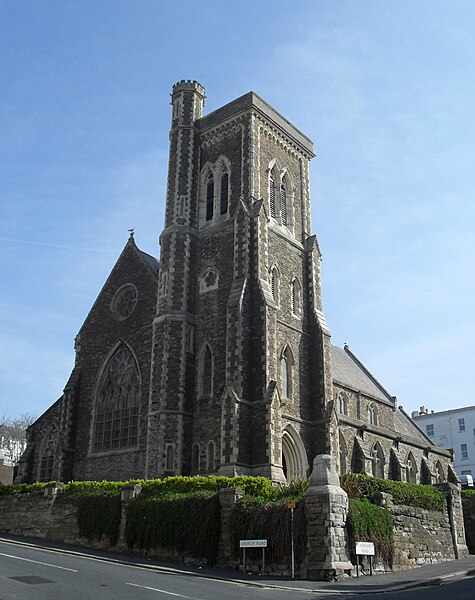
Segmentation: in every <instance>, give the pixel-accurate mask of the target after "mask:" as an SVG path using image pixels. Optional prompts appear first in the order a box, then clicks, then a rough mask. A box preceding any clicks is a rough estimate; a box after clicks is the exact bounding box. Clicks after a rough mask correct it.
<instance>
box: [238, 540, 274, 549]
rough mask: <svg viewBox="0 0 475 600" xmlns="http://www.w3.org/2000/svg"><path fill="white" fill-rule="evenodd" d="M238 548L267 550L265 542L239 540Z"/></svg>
mask: <svg viewBox="0 0 475 600" xmlns="http://www.w3.org/2000/svg"><path fill="white" fill-rule="evenodd" d="M239 547H240V548H267V540H239Z"/></svg>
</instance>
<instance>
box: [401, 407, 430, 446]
mask: <svg viewBox="0 0 475 600" xmlns="http://www.w3.org/2000/svg"><path fill="white" fill-rule="evenodd" d="M394 426H395V428H396V431H397V432H398V433H400V434H402V435H405V436H407V437H409V438H412V439H413V440H417V442H419V443H420V444H425V445H426V446H434V442H432V441H431V440H430V439H429V438H428V437H427V436H425V435H424V433H423V432H422V431H421V430H420V429H419V427H417V425H416V424H415V423H414V421H413V420H412V419H411V417H410V416H409V415H407V414H406V413H405V412H404V410H403V409H402V408H401V407H399V408H398V410H397V411H396V412H395V413H394Z"/></svg>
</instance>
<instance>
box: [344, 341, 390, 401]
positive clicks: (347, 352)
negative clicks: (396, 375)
mask: <svg viewBox="0 0 475 600" xmlns="http://www.w3.org/2000/svg"><path fill="white" fill-rule="evenodd" d="M343 350H344V352H346V354H348V356H349V357H350V358H351V359H352V360H353V362H355V363H356V365H357V366H358V367H359V368H360V369H361V370H362V371H363V372H364V373H365V374H366V375H367V376H368V377H369V378H370V379H371V381H372V382H373V383H374V385H375V386H376V387H377V388H378V389H379V390H380V391H381V392H383V394H384V395H385V396H386V397H387V398H388V400H390V401H391V402H393V403H394V404H396V396H392V395H391V394H390V393H389V392H388V390H387V389H386V388H385V387H384V386H383V385H382V384H381V383H380V382H379V381H378V379H377V378H376V377H375V376H374V375H373V374H372V373H371V371H370V370H369V369H368V368H367V367H366V366H365V365H364V364H363V363H362V362H361V361H360V359H359V358H358V357H357V356H356V355H355V354H353V352H352V351H351V350H350V347H349V346H348V344H344V346H343Z"/></svg>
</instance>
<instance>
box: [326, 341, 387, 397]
mask: <svg viewBox="0 0 475 600" xmlns="http://www.w3.org/2000/svg"><path fill="white" fill-rule="evenodd" d="M332 363H333V364H332V366H333V381H334V382H335V383H340V384H342V385H344V386H345V385H346V386H348V387H349V388H352V389H354V390H358V391H361V392H362V393H363V394H369V395H370V396H372V397H374V398H377V399H380V400H384V401H385V402H388V401H390V402H393V403H394V398H393V397H392V396H391V395H390V394H389V393H388V392H387V391H386V390H385V389H384V388H383V386H382V385H381V384H380V383H379V382H378V380H377V379H376V378H375V377H374V376H373V375H371V373H370V372H369V371H368V370H367V369H366V367H365V366H364V365H363V363H361V362H360V361H359V360H358V359H357V358H356V356H355V355H354V354H353V353H352V352H351V351H350V349H349V348H348V346H345V348H338V347H337V346H332Z"/></svg>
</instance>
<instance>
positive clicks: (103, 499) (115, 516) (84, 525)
mask: <svg viewBox="0 0 475 600" xmlns="http://www.w3.org/2000/svg"><path fill="white" fill-rule="evenodd" d="M120 517H121V502H120V496H118V495H117V494H115V495H111V494H108V495H100V494H91V495H87V496H86V495H82V496H80V497H79V498H78V499H77V513H76V518H77V522H78V527H79V534H80V535H81V536H83V537H86V538H87V539H88V540H90V541H92V540H100V539H101V537H102V536H103V535H105V536H107V537H108V538H109V541H110V543H111V544H112V545H113V546H115V545H116V544H117V538H118V537H119V527H120Z"/></svg>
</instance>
